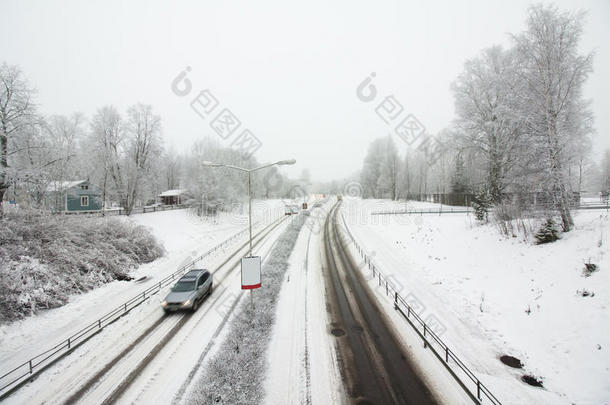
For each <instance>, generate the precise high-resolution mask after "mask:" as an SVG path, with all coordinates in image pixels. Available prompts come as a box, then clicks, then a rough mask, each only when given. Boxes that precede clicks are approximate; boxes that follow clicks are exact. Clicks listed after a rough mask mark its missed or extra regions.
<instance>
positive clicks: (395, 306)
mask: <svg viewBox="0 0 610 405" xmlns="http://www.w3.org/2000/svg"><path fill="white" fill-rule="evenodd" d="M394 309H398V293H397V292H396V291H394Z"/></svg>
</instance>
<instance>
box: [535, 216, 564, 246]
mask: <svg viewBox="0 0 610 405" xmlns="http://www.w3.org/2000/svg"><path fill="white" fill-rule="evenodd" d="M559 235H560V233H559V228H558V226H557V224H556V223H555V221H554V220H553V218H550V217H549V218H547V219H546V221H544V223H543V224H542V226H541V227H540V229H539V230H538V232H536V235H534V237H535V238H536V243H537V244H538V245H541V244H543V243H550V242H555V241H556V240H557V239H559Z"/></svg>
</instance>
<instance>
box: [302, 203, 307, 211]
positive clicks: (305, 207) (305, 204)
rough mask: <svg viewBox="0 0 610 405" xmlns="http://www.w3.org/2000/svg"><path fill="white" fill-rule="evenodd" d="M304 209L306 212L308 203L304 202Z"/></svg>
mask: <svg viewBox="0 0 610 405" xmlns="http://www.w3.org/2000/svg"><path fill="white" fill-rule="evenodd" d="M303 209H304V210H306V209H307V203H306V202H304V203H303Z"/></svg>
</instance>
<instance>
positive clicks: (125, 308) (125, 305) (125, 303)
mask: <svg viewBox="0 0 610 405" xmlns="http://www.w3.org/2000/svg"><path fill="white" fill-rule="evenodd" d="M125 312H127V303H125Z"/></svg>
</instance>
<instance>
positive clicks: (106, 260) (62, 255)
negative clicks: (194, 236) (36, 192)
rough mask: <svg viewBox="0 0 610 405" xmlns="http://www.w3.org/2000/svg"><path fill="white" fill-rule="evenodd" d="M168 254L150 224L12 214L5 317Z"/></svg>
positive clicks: (5, 235) (4, 266)
mask: <svg viewBox="0 0 610 405" xmlns="http://www.w3.org/2000/svg"><path fill="white" fill-rule="evenodd" d="M162 254H163V248H162V247H161V245H159V244H158V243H157V241H156V240H155V238H154V237H153V236H152V235H151V234H150V233H149V232H148V231H147V230H146V229H144V228H143V227H141V226H135V225H133V224H131V223H129V222H126V221H125V222H123V221H119V220H117V219H108V218H92V217H85V216H64V215H50V214H47V213H44V212H41V211H34V210H25V211H18V212H13V213H7V214H5V215H4V217H3V218H2V219H0V300H1V301H2V303H3V305H2V307H1V308H2V309H1V310H0V322H7V321H11V320H15V319H19V318H22V317H24V316H27V315H30V314H32V313H34V312H35V311H36V310H37V309H42V308H54V307H58V306H61V305H63V304H65V303H66V302H67V300H68V297H69V296H70V295H71V294H77V293H81V292H84V291H87V290H90V289H92V288H95V287H98V286H100V285H102V284H104V283H107V282H109V281H112V280H116V279H118V280H124V279H128V278H129V277H128V273H129V271H130V270H131V269H133V268H135V267H136V266H137V265H139V264H141V263H147V262H150V261H153V260H155V259H156V258H158V257H160V256H161V255H162Z"/></svg>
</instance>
